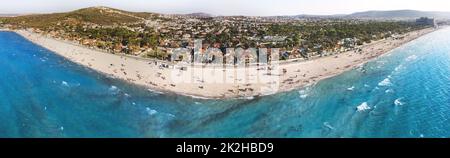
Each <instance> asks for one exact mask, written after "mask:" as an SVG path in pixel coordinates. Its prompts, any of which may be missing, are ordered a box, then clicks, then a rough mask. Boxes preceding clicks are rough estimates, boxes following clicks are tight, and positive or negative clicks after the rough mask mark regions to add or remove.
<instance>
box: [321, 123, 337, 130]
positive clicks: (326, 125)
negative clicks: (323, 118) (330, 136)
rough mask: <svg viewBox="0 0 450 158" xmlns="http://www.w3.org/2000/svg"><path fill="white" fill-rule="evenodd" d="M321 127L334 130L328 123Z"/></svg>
mask: <svg viewBox="0 0 450 158" xmlns="http://www.w3.org/2000/svg"><path fill="white" fill-rule="evenodd" d="M323 125H324V126H325V127H327V128H328V129H331V130H334V127H333V126H331V125H330V123H329V122H324V123H323Z"/></svg>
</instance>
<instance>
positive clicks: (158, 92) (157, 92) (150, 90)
mask: <svg viewBox="0 0 450 158" xmlns="http://www.w3.org/2000/svg"><path fill="white" fill-rule="evenodd" d="M147 90H148V91H149V92H152V93H156V94H164V92H160V91H156V90H153V89H147Z"/></svg>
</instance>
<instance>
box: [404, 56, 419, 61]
mask: <svg viewBox="0 0 450 158" xmlns="http://www.w3.org/2000/svg"><path fill="white" fill-rule="evenodd" d="M416 59H417V55H411V56H409V57H407V58H406V59H405V60H406V61H413V60H416Z"/></svg>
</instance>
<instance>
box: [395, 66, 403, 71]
mask: <svg viewBox="0 0 450 158" xmlns="http://www.w3.org/2000/svg"><path fill="white" fill-rule="evenodd" d="M402 68H403V65H399V66H397V67H395V70H394V71H400V70H401V69H402Z"/></svg>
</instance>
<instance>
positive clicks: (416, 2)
mask: <svg viewBox="0 0 450 158" xmlns="http://www.w3.org/2000/svg"><path fill="white" fill-rule="evenodd" d="M447 3H448V2H444V1H439V0H427V1H424V0H397V1H390V0H379V1H376V2H367V1H361V0H340V1H333V0H316V1H312V2H311V1H306V0H277V1H270V0H246V1H238V0H214V1H208V0H172V1H171V2H167V1H164V0H152V1H151V2H149V1H145V0H127V1H123V0H115V1H107V0H90V1H88V0H79V1H76V0H59V1H58V0H16V1H11V2H8V3H7V4H3V5H1V6H0V14H32V13H54V12H67V11H72V10H76V9H80V8H86V7H93V6H106V7H111V8H117V9H122V10H127V11H136V12H155V13H164V14H188V13H197V12H202V13H208V14H212V15H246V16H276V15H300V14H310V15H335V14H351V13H355V12H362V11H372V10H380V11H382V10H420V11H443V12H449V11H450V10H449V9H448V7H447V6H448V5H447ZM329 6H332V7H329Z"/></svg>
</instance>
